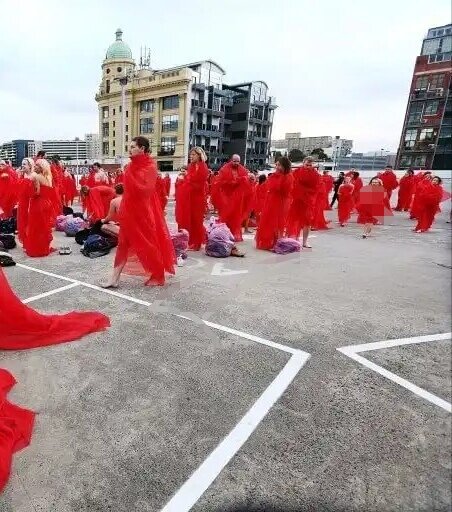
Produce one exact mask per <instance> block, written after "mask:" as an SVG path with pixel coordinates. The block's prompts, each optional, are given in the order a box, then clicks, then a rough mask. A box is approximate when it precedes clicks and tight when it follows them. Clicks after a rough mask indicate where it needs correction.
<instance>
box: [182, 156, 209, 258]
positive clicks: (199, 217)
mask: <svg viewBox="0 0 452 512" xmlns="http://www.w3.org/2000/svg"><path fill="white" fill-rule="evenodd" d="M189 158H190V164H189V165H188V168H187V175H186V178H185V180H186V181H185V185H186V186H185V192H186V193H185V194H184V195H183V196H182V198H181V200H182V201H187V204H188V208H185V209H183V210H184V211H186V212H187V218H186V219H184V220H183V222H182V227H183V228H185V229H187V230H188V232H189V235H190V238H189V241H188V245H189V250H191V251H199V250H200V249H201V245H202V244H203V243H205V241H206V229H205V227H204V215H205V213H206V200H207V178H208V176H209V169H208V168H207V164H206V160H207V156H206V154H205V152H204V150H203V149H202V148H200V147H194V148H192V149H191V151H190V154H189Z"/></svg>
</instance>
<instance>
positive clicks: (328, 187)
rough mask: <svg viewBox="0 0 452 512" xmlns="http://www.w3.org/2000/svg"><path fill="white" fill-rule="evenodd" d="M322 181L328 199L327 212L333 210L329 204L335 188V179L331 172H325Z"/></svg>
mask: <svg viewBox="0 0 452 512" xmlns="http://www.w3.org/2000/svg"><path fill="white" fill-rule="evenodd" d="M322 180H323V182H324V183H325V192H326V199H327V204H326V207H325V210H332V208H331V206H330V202H329V197H330V194H331V192H332V190H333V188H334V178H333V176H331V174H330V171H323V176H322Z"/></svg>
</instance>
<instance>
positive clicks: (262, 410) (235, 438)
mask: <svg viewBox="0 0 452 512" xmlns="http://www.w3.org/2000/svg"><path fill="white" fill-rule="evenodd" d="M297 352H298V353H297V354H295V355H293V356H292V357H291V358H290V359H289V361H288V362H287V364H286V365H285V366H284V368H283V369H282V370H281V372H279V374H278V375H277V376H276V378H275V379H274V380H273V382H272V383H271V384H270V386H268V388H267V389H266V390H265V391H264V392H263V393H262V395H261V396H260V397H259V398H258V399H257V400H256V402H255V403H254V404H253V405H252V406H251V408H250V409H249V410H248V412H247V413H246V414H245V416H243V418H242V419H241V420H240V421H239V422H238V423H237V425H236V426H235V427H234V428H233V429H232V430H231V432H229V434H228V435H227V436H226V437H225V438H224V439H223V441H221V443H220V444H219V445H218V446H217V447H216V448H215V449H214V450H213V452H212V453H211V454H210V455H209V456H208V457H207V458H206V459H205V461H204V462H203V463H202V464H201V465H200V466H199V467H198V469H197V470H196V471H195V472H194V473H193V474H192V475H191V477H190V478H189V479H188V480H187V481H186V482H185V483H184V484H183V485H182V487H181V488H180V489H179V490H178V491H177V492H176V494H175V495H174V496H173V497H172V498H171V499H170V501H169V502H168V503H167V504H166V505H165V506H164V507H163V508H162V509H161V512H188V511H189V510H190V509H191V508H192V507H193V506H194V505H195V504H196V503H197V502H198V500H199V499H200V498H201V496H202V495H203V494H204V492H205V491H206V490H207V489H208V488H209V487H210V486H211V485H212V483H213V482H214V480H215V479H216V478H217V477H218V475H219V474H220V473H221V471H222V470H223V469H224V467H225V466H226V464H228V463H229V461H230V460H231V459H232V458H233V457H234V455H235V454H236V453H237V452H238V451H239V450H240V448H241V447H242V446H243V445H244V444H245V442H246V441H247V439H248V438H249V437H250V436H251V434H252V433H253V432H254V430H255V429H256V428H257V427H258V425H259V424H260V423H261V422H262V420H263V419H264V418H265V416H266V415H267V414H268V412H269V411H270V409H271V408H272V407H273V406H274V405H275V403H276V402H277V401H278V399H279V398H280V397H281V395H282V394H283V393H284V391H285V390H286V389H287V388H288V386H289V384H290V383H291V382H292V381H293V379H294V378H295V377H296V376H297V374H298V372H299V371H300V370H301V368H302V367H303V366H304V364H305V363H306V361H307V360H308V359H309V354H307V353H306V352H302V351H297Z"/></svg>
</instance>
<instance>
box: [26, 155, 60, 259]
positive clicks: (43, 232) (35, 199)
mask: <svg viewBox="0 0 452 512" xmlns="http://www.w3.org/2000/svg"><path fill="white" fill-rule="evenodd" d="M34 171H35V172H33V173H32V175H31V179H32V182H33V188H32V194H31V197H30V201H29V208H28V217H27V224H26V227H25V235H24V237H23V248H24V251H25V252H26V254H27V255H28V256H31V257H33V258H36V257H41V256H48V255H49V254H50V253H51V252H53V251H54V250H55V249H53V248H51V247H50V244H51V242H52V240H53V237H52V227H53V225H54V222H55V203H56V197H57V196H56V191H55V189H54V188H53V186H52V171H51V170H50V164H49V162H48V161H47V160H44V159H42V158H41V159H39V160H36V162H35V168H34Z"/></svg>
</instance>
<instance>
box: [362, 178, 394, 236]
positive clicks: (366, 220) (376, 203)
mask: <svg viewBox="0 0 452 512" xmlns="http://www.w3.org/2000/svg"><path fill="white" fill-rule="evenodd" d="M386 215H392V211H391V209H388V207H387V194H386V190H385V189H384V187H383V182H382V181H381V180H380V179H379V178H378V177H374V178H372V179H371V180H370V182H369V185H368V186H364V187H363V188H362V189H361V194H360V196H359V204H358V219H357V222H358V224H364V232H363V234H362V237H363V238H368V237H369V236H370V233H371V231H372V226H373V225H374V224H380V223H382V222H383V219H384V217H385V216H386Z"/></svg>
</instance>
